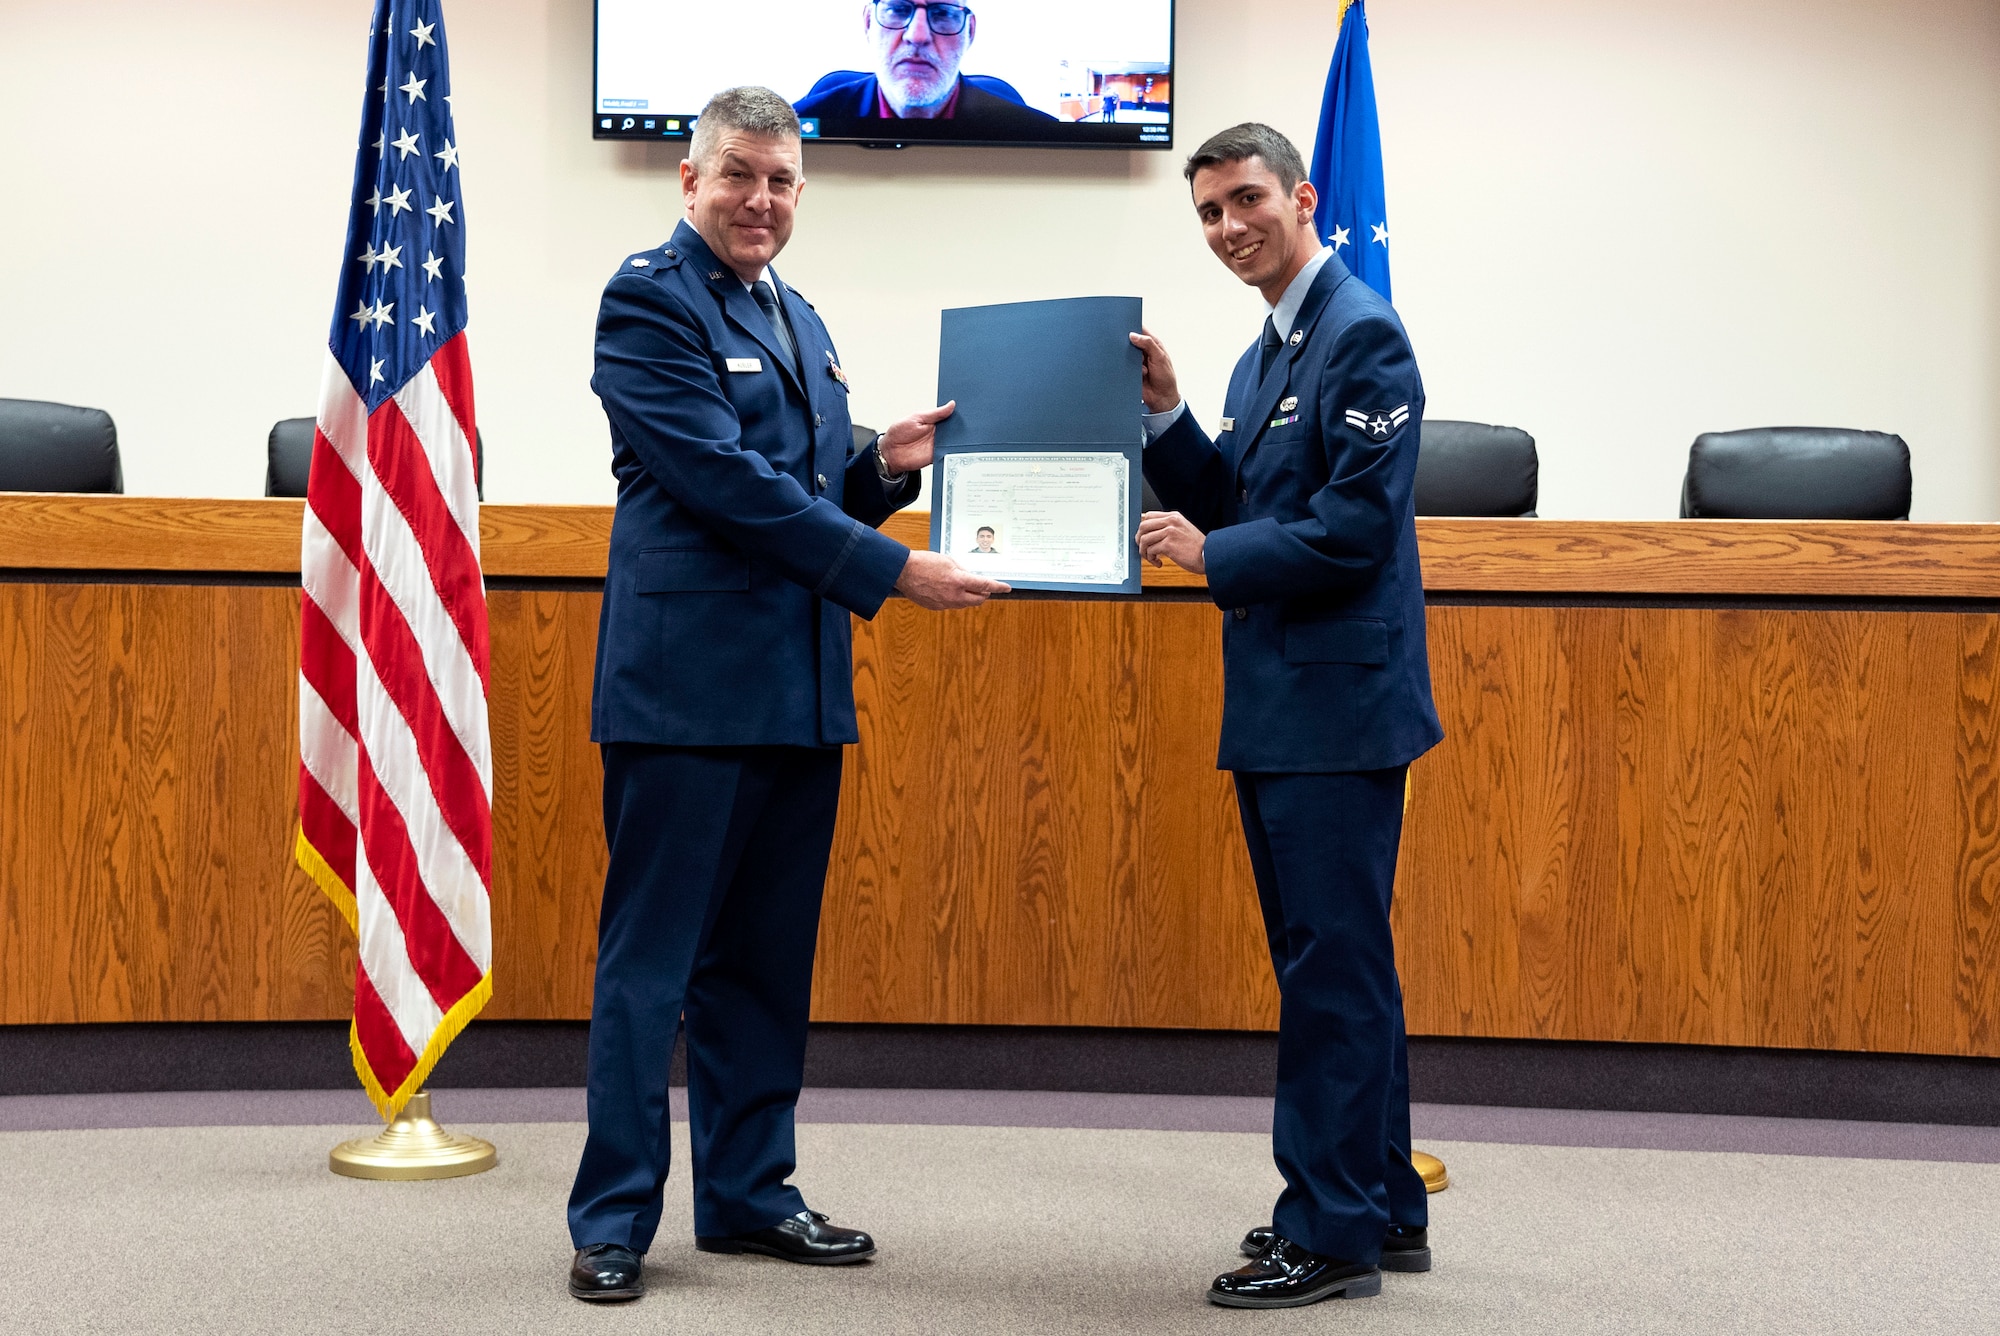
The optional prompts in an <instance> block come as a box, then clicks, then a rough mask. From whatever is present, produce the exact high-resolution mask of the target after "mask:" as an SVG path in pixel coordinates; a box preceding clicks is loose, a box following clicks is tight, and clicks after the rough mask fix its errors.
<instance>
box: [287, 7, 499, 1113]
mask: <svg viewBox="0 0 2000 1336" xmlns="http://www.w3.org/2000/svg"><path fill="white" fill-rule="evenodd" d="M368 88H369V92H368V94H367V96H366V97H365V98H364V99H363V101H362V113H361V144H360V149H359V151H358V153H357V155H356V158H355V168H354V194H353V198H352V201H351V203H350V205H349V209H348V218H347V249H346V252H345V256H344V259H343V262H342V264H341V269H340V296H339V301H338V304H337V306H336V308H335V311H334V317H333V332H332V336H331V339H330V341H329V356H328V359H327V363H326V371H325V376H324V379H323V381H322V383H321V388H320V402H319V421H318V431H317V432H316V434H315V435H314V438H313V459H312V480H311V482H310V484H309V485H308V487H307V491H306V518H305V535H304V553H303V570H304V585H305V596H304V600H303V611H302V619H301V628H300V637H299V641H300V644H299V755H300V759H301V765H300V768H299V838H298V846H297V853H298V860H299V863H300V865H301V866H303V867H304V868H305V869H306V871H307V872H308V873H309V874H311V875H312V877H313V879H314V880H315V881H317V882H318V883H319V885H320V886H321V888H322V889H324V890H325V891H326V893H327V894H328V895H329V896H331V897H332V898H333V900H334V902H335V903H336V904H337V905H339V906H340V908H341V910H342V912H343V913H345V914H346V916H347V919H348V922H349V924H350V925H351V926H352V927H353V928H354V930H355V934H356V936H357V937H358V938H359V940H360V957H361V959H360V965H359V968H358V969H357V970H356V973H355V978H354V1023H353V1028H352V1032H351V1043H350V1046H351V1047H352V1049H353V1052H354V1067H355V1071H356V1073H357V1074H359V1076H360V1078H361V1083H362V1085H363V1086H364V1087H365V1088H366V1089H367V1091H368V1095H369V1097H370V1098H371V1099H373V1100H374V1101H375V1106H376V1108H377V1109H378V1110H380V1111H381V1114H382V1116H383V1117H384V1118H385V1119H386V1118H389V1117H392V1116H394V1114H395V1113H396V1112H397V1111H399V1110H400V1109H401V1108H402V1107H403V1105H404V1103H405V1102H407V1101H408V1099H409V1097H410V1096H411V1095H413V1094H415V1093H416V1092H417V1090H418V1089H419V1088H420V1087H421V1086H422V1084H423V1081H424V1078H425V1077H426V1076H428V1075H429V1074H430V1071H431V1068H432V1067H433V1066H434V1065H436V1063H437V1060H438V1058H439V1057H440V1056H442V1055H443V1053H444V1050H445V1046H446V1045H448V1044H449V1043H450V1042H451V1041H452V1039H453V1038H454V1037H455V1036H456V1035H457V1034H458V1032H459V1031H460V1030H462V1029H463V1028H464V1027H465V1025H466V1023H467V1022H468V1021H470V1020H471V1019H472V1017H473V1016H474V1015H475V1014H476V1013H477V1012H478V1011H479V1009H480V1008H481V1007H482V1006H484V1005H485V1004H486V1000H487V998H488V997H490V996H491V994H492V988H493V976H492V962H493V948H492V931H491V927H490V917H489V913H488V901H489V898H490V896H489V891H490V889H491V885H492V862H493V853H492V850H493V821H492V796H493V763H492V749H491V747H490V745H489V742H488V736H487V725H486V680H487V642H486V590H485V585H484V583H483V581H482V580H481V577H480V573H479V499H478V490H477V481H476V478H475V476H474V470H475V467H476V466H475V462H474V453H473V445H472V442H473V441H474V440H475V439H476V433H477V429H476V427H475V424H474V417H473V408H472V366H471V362H470V360H469V359H468V357H467V354H466V347H465V281H464V273H465V263H464V262H465V213H464V209H463V207H462V205H461V201H460V199H459V168H458V141H457V138H456V136H455V134H454V131H453V129H452V123H451V78H450V74H449V72H448V70H447V67H446V63H445V41H444V17H443V14H442V13H441V12H440V9H439V0H377V4H376V7H375V17H374V21H373V22H372V24H371V25H370V27H369V52H368Z"/></svg>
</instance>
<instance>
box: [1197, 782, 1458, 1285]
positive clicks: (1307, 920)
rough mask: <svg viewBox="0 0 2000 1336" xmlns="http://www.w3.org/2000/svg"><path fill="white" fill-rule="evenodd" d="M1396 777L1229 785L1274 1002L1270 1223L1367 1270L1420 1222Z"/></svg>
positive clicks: (1423, 1219)
mask: <svg viewBox="0 0 2000 1336" xmlns="http://www.w3.org/2000/svg"><path fill="white" fill-rule="evenodd" d="M1408 770H1409V767H1408V766H1397V767H1395V768H1393V769H1389V770H1369V771H1360V772H1350V773H1345V774H1260V773H1251V772H1245V771H1238V772H1236V776H1235V778H1236V799H1237V805H1238V806H1239V807H1240V808H1241V810H1242V815H1243V834H1244V837H1245V838H1246V839H1247V840H1248V842H1249V845H1250V866H1251V869H1252V871H1253V872H1254V873H1255V874H1256V878H1257V898H1258V901H1259V902H1260V904H1261V906H1262V908H1263V911H1264V928H1265V932H1266V934H1267V936H1268V937H1269V939H1270V944H1271V964H1272V967H1273V968H1274V969H1275V970H1276V971H1277V975H1278V991H1279V994H1280V999H1281V1000H1280V1005H1279V1012H1278V1098H1277V1107H1276V1112H1275V1115H1274V1117H1273V1121H1272V1127H1271V1144H1272V1150H1273V1154H1274V1156H1275V1158H1276V1160H1277V1164H1278V1172H1279V1173H1280V1174H1282V1175H1283V1176H1284V1180H1285V1189H1284V1191H1283V1192H1282V1193H1280V1194H1279V1196H1278V1204H1277V1208H1276V1209H1275V1210H1274V1211H1273V1212H1272V1217H1271V1223H1272V1226H1273V1227H1274V1228H1275V1229H1276V1230H1277V1232H1278V1233H1279V1234H1280V1235H1282V1236H1284V1237H1285V1238H1287V1239H1290V1240H1292V1241H1293V1242H1294V1243H1297V1244H1299V1245H1301V1246H1302V1247H1305V1248H1308V1249H1310V1250H1311V1251H1313V1252H1316V1253H1319V1254H1321V1255H1323V1256H1328V1257H1338V1258H1342V1259H1344V1260H1346V1261H1350V1262H1369V1263H1372V1262H1374V1261H1375V1260H1376V1259H1377V1258H1378V1257H1380V1255H1381V1251H1382V1231H1383V1229H1384V1227H1386V1226H1387V1225H1388V1224H1389V1223H1390V1222H1391V1221H1393V1222H1394V1223H1396V1224H1399V1225H1425V1224H1427V1223H1428V1222H1429V1218H1430V1211H1429V1205H1428V1203H1427V1202H1426V1200H1425V1197H1424V1182H1423V1178H1422V1176H1421V1175H1420V1174H1418V1173H1417V1171H1416V1170H1415V1169H1414V1168H1412V1167H1411V1165H1410V1078H1409V1068H1408V1064H1407V1059H1406V1056H1405V1048H1404V1035H1403V990H1402V985H1401V984H1400V983H1399V982H1398V981H1397V978H1396V953H1395V944H1394V942H1393V941H1392V940H1391V937H1390V932H1389V900H1390V895H1391V892H1392V890H1393V888H1394V885H1395V880H1396V851H1397V847H1398V846H1399V844H1400V843H1401V841H1402V832H1403V781H1404V776H1405V775H1406V774H1407V773H1408Z"/></svg>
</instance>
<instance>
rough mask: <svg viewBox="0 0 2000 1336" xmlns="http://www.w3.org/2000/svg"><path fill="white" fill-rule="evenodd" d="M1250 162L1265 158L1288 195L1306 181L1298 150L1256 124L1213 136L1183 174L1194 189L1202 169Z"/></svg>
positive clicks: (1193, 156)
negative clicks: (1245, 161) (1195, 175)
mask: <svg viewBox="0 0 2000 1336" xmlns="http://www.w3.org/2000/svg"><path fill="white" fill-rule="evenodd" d="M1246 158H1262V159H1263V160H1264V165H1265V166H1266V167H1269V168H1270V169H1271V170H1272V171H1273V172H1276V173H1277V175H1278V184H1279V185H1281V186H1283V187H1284V188H1285V193H1286V194H1288V195H1289V194H1290V193H1291V192H1292V191H1294V190H1296V189H1298V185H1299V182H1301V181H1303V180H1305V179H1306V165H1305V162H1304V161H1303V160H1302V159H1301V158H1300V157H1299V150H1298V148H1297V146H1296V145H1294V144H1293V143H1292V141H1291V140H1289V139H1287V138H1285V137H1284V136H1283V135H1282V134H1279V133H1278V132H1277V131H1276V130H1273V129H1272V128H1271V127H1270V126H1268V125H1260V124H1259V123H1257V122H1256V121H1245V122H1243V124H1241V125H1232V126H1230V127H1229V128H1228V129H1227V130H1223V131H1221V132H1219V133H1217V134H1212V135H1210V136H1209V137H1208V138H1207V140H1206V141H1204V142H1203V144H1202V146H1201V147H1200V148H1198V149H1196V150H1195V151H1194V152H1193V153H1192V154H1191V155H1189V157H1188V160H1187V166H1186V167H1185V168H1184V169H1183V170H1182V173H1181V174H1182V175H1183V176H1185V177H1187V181H1188V185H1190V186H1192V185H1194V174H1195V173H1196V172H1198V171H1200V170H1201V169H1202V168H1204V167H1220V166H1221V165H1222V164H1223V163H1225V162H1242V161H1243V160H1244V159H1246Z"/></svg>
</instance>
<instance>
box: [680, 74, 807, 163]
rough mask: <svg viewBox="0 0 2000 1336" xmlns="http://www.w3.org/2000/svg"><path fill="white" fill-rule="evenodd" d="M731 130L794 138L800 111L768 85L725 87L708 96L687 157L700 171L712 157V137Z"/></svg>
mask: <svg viewBox="0 0 2000 1336" xmlns="http://www.w3.org/2000/svg"><path fill="white" fill-rule="evenodd" d="M731 130H741V131H742V132H743V133H745V134H753V135H762V136H763V137H764V138H766V139H797V138H798V137H799V114H798V113H797V112H796V111H793V110H792V104H791V103H789V102H787V101H785V99H783V98H782V97H779V96H778V95H777V94H776V93H774V92H772V91H771V90H770V89H768V88H759V87H757V86H756V85H754V84H748V85H745V86H744V87H742V88H725V89H723V90H722V91H721V92H719V93H717V94H716V95H715V96H714V97H712V98H710V99H709V100H708V105H707V106H705V107H703V108H702V109H701V116H700V117H699V118H698V119H697V120H696V121H695V123H694V137H693V138H692V139H690V140H689V141H688V160H689V161H690V162H692V163H693V164H694V166H695V170H696V171H700V170H701V169H702V168H703V167H705V166H707V165H708V164H709V163H710V162H712V161H714V158H715V141H716V140H718V139H720V138H721V137H722V136H723V135H724V134H726V133H727V132H728V131H731Z"/></svg>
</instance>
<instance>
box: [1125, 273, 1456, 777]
mask: <svg viewBox="0 0 2000 1336" xmlns="http://www.w3.org/2000/svg"><path fill="white" fill-rule="evenodd" d="M1281 337H1282V338H1283V339H1284V342H1283V344H1282V346H1281V347H1280V349H1279V350H1278V352H1277V356H1276V360H1275V361H1274V362H1273V363H1272V364H1271V371H1270V374H1269V375H1267V376H1263V377H1262V378H1261V379H1260V377H1259V375H1258V367H1259V363H1260V362H1261V360H1262V358H1261V349H1260V347H1259V346H1258V345H1256V344H1253V345H1251V347H1250V349H1249V351H1247V352H1246V353H1244V354H1243V356H1242V358H1241V359H1240V360H1239V361H1238V362H1237V363H1236V370H1235V372H1234V374H1233V375H1231V376H1230V378H1229V394H1228V397H1227V398H1226V399H1225V401H1224V404H1223V420H1222V426H1223V430H1222V431H1221V433H1220V434H1219V435H1218V436H1217V437H1216V438H1215V439H1214V440H1210V439H1209V437H1208V435H1207V434H1206V433H1205V432H1203V431H1202V429H1201V428H1200V427H1198V426H1196V425H1195V421H1194V414H1193V413H1192V412H1184V413H1182V414H1181V415H1180V418H1179V419H1178V420H1177V421H1175V422H1174V424H1173V425H1172V426H1170V427H1169V428H1167V430H1165V431H1164V432H1162V433H1161V434H1160V436H1159V438H1158V439H1157V440H1155V441H1154V442H1153V443H1152V444H1151V445H1149V446H1147V447H1146V456H1145V460H1146V479H1147V481H1148V482H1150V483H1152V485H1153V490H1154V491H1155V492H1156V493H1158V495H1159V497H1160V500H1161V503H1162V504H1163V505H1165V506H1166V507H1167V508H1168V509H1170V510H1178V511H1180V512H1181V513H1182V514H1183V515H1185V516H1187V518H1188V519H1189V520H1190V521H1192V522H1193V523H1194V524H1195V526H1196V527H1198V528H1200V529H1201V530H1203V531H1204V532H1205V533H1206V534H1207V542H1206V545H1205V546H1204V548H1203V553H1202V559H1203V561H1204V563H1205V564H1206V565H1207V567H1208V588H1209V592H1210V594H1211V595H1212V596H1213V597H1214V599H1215V601H1216V602H1217V603H1218V604H1220V605H1221V606H1222V608H1223V609H1224V616H1223V623H1222V659H1223V678H1224V688H1223V691H1224V695H1223V711H1222V745H1221V749H1220V754H1219V757H1218V760H1217V765H1218V766H1219V768H1221V769H1224V770H1247V771H1282V772H1291V773H1326V772H1340V771H1356V770H1383V769H1387V768H1389V767H1392V766H1398V765H1405V764H1407V763H1409V762H1410V761H1413V760H1415V759H1416V758H1417V757H1418V756H1421V755H1422V754H1423V753H1424V752H1426V751H1428V750H1430V749H1431V748H1432V747H1433V746H1435V745H1437V742H1438V740H1439V739H1440V738H1441V737H1443V736H1444V734H1443V730H1442V729H1440V728H1439V726H1438V718H1437V709H1436V707H1435V705H1434V704H1433V703H1432V700H1431V679H1430V661H1429V659H1428V657H1427V655H1426V652H1425V647H1424V588H1423V575H1422V572H1421V571H1420V570H1419V568H1418V564H1417V531H1416V519H1415V507H1414V496H1415V484H1416V472H1417V433H1418V424H1419V423H1421V422H1422V420H1423V415H1424V388H1423V382H1422V380H1421V379H1420V378H1419V377H1418V375H1417V363H1416V358H1415V355H1414V354H1413V353H1412V352H1411V351H1410V344H1409V339H1408V337H1407V336H1406V335H1405V334H1404V332H1403V326H1402V322H1401V321H1400V320H1398V319H1397V318H1396V312H1395V310H1394V309H1393V308H1391V307H1390V305H1389V304H1388V303H1387V302H1385V301H1383V300H1382V299H1381V297H1379V296H1377V295H1376V293H1375V291H1374V290H1373V289H1372V288H1370V287H1368V285H1367V284H1365V283H1363V282H1361V281H1360V280H1359V279H1356V278H1354V277H1353V276H1352V275H1351V274H1350V273H1349V272H1348V270H1347V267H1346V266H1345V265H1343V264H1342V263H1341V262H1340V260H1339V258H1338V257H1331V258H1329V259H1328V260H1327V261H1326V263H1325V265H1324V266H1323V267H1322V268H1321V269H1320V271H1319V274H1318V276H1317V277H1316V278H1315V279H1314V280H1313V284H1312V287H1311V288H1310V289H1309V290H1308V292H1307V295H1306V300H1305V303H1304V304H1303V305H1302V306H1301V307H1300V308H1299V313H1298V316H1297V318H1296V319H1295V320H1294V321H1293V326H1292V329H1291V330H1290V331H1282V332H1281Z"/></svg>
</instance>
